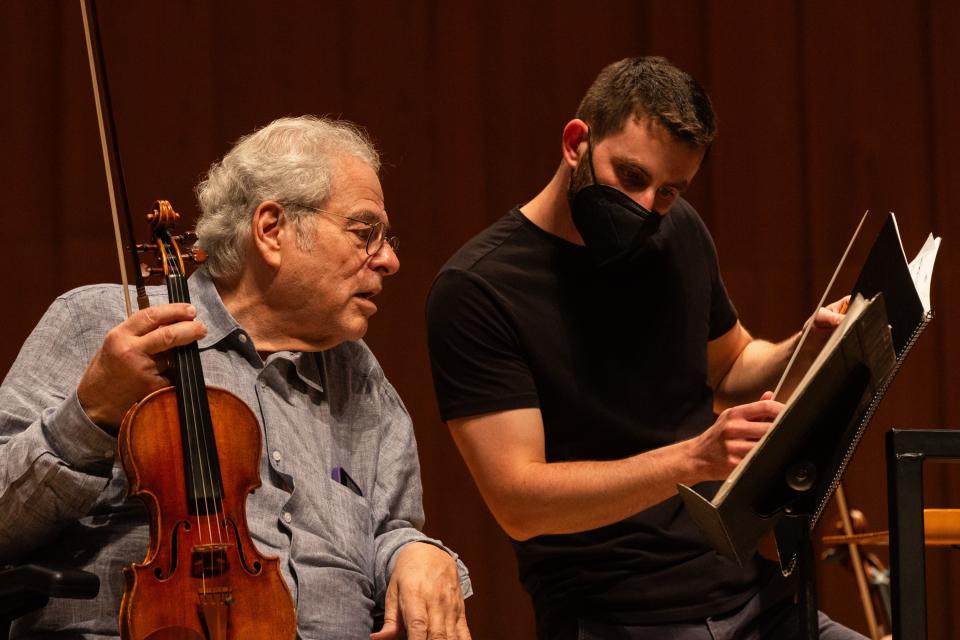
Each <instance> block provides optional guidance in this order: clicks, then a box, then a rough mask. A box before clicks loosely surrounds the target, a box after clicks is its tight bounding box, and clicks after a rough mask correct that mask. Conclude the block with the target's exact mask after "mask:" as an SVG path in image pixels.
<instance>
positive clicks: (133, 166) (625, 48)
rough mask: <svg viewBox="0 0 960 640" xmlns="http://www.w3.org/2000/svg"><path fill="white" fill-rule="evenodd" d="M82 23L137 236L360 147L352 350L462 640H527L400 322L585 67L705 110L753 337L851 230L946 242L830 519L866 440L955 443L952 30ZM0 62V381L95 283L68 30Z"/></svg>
mask: <svg viewBox="0 0 960 640" xmlns="http://www.w3.org/2000/svg"><path fill="white" fill-rule="evenodd" d="M886 5H890V6H886ZM100 13H101V21H102V25H103V31H104V47H105V51H106V57H107V64H108V66H109V74H110V82H111V86H112V89H113V93H114V106H115V109H116V112H117V124H118V127H119V137H120V142H121V145H122V147H123V154H124V163H125V168H126V174H127V180H128V187H129V192H130V201H131V204H132V207H133V209H134V210H135V211H142V210H145V209H146V208H147V207H149V205H150V203H151V202H152V201H153V199H155V198H157V197H166V198H169V199H171V200H173V202H174V203H175V204H176V205H177V207H178V209H179V210H180V211H181V212H182V213H184V214H186V215H187V217H188V218H191V219H192V218H193V215H194V212H195V203H194V199H193V196H192V192H191V189H192V186H193V185H194V184H195V183H196V181H197V179H198V177H199V176H200V175H201V173H202V172H203V171H204V170H205V168H206V167H207V165H208V164H209V162H210V161H211V160H213V159H215V158H216V157H219V156H220V155H221V154H222V153H223V152H224V151H225V150H226V149H227V148H228V145H229V144H230V143H231V142H232V141H233V140H235V139H236V138H237V137H238V136H240V135H242V134H244V133H246V132H248V131H250V130H251V129H253V128H254V127H256V126H258V125H262V124H264V123H266V122H267V121H269V120H271V119H272V118H274V117H277V116H281V115H298V114H302V113H321V114H335V115H341V116H343V117H345V118H348V119H351V120H355V121H357V122H359V123H362V124H363V125H365V126H366V127H368V128H369V130H370V132H371V133H372V135H373V137H374V138H375V139H376V141H377V143H378V146H379V147H380V149H381V150H382V151H383V156H384V159H385V169H384V172H383V182H384V187H385V191H386V195H387V207H388V210H389V211H390V213H391V218H392V221H393V223H394V226H395V228H396V230H397V231H398V233H399V235H400V236H402V238H403V246H402V254H401V257H402V262H403V268H402V270H401V272H400V273H399V275H397V276H396V277H395V278H393V279H392V280H391V281H390V282H389V283H388V288H387V289H386V291H385V292H384V294H383V296H382V299H381V304H380V307H381V312H380V313H379V314H378V315H377V317H376V318H375V320H374V322H373V325H372V328H371V330H370V333H369V335H368V341H369V343H370V344H371V345H372V346H373V348H374V351H375V352H376V353H377V354H378V356H379V357H380V359H381V362H382V364H383V366H384V368H385V369H386V371H387V374H388V375H389V376H390V378H391V379H392V381H393V382H394V384H395V385H396V387H397V388H398V389H399V390H400V392H401V394H402V396H403V398H404V399H405V401H406V403H407V406H408V408H409V409H410V412H411V414H412V415H413V418H414V421H415V423H416V425H417V436H418V440H419V443H420V449H421V460H422V465H423V478H424V485H425V493H426V497H425V500H426V509H427V514H428V522H427V530H428V531H429V532H430V533H431V534H434V535H436V536H439V537H441V538H443V539H444V540H445V541H446V542H447V543H449V544H450V545H451V546H453V547H456V548H457V549H459V550H460V552H461V554H462V556H463V558H464V559H465V560H466V562H467V563H468V564H469V565H470V567H471V569H472V575H473V581H474V586H475V589H476V595H475V596H474V598H472V599H471V601H470V603H469V615H470V619H471V622H472V628H473V631H474V636H475V637H476V638H478V639H486V638H504V639H508V640H512V639H519V640H523V639H528V638H532V634H533V631H532V615H531V613H530V606H529V603H528V600H527V598H526V596H525V595H524V593H523V592H522V591H521V589H520V588H519V586H518V584H517V581H516V577H515V576H516V567H515V563H514V560H513V557H512V554H511V551H510V548H509V544H508V542H507V539H506V537H505V535H504V534H503V533H501V532H500V531H499V529H498V528H497V526H496V524H495V523H494V522H493V520H492V519H491V518H490V516H489V515H488V514H487V512H486V510H485V508H484V506H483V504H482V502H481V500H480V499H479V496H478V495H477V493H476V491H475V490H474V488H473V486H472V484H471V481H470V479H469V477H468V476H467V474H466V473H465V471H464V469H463V466H462V464H461V462H460V459H459V456H458V454H457V452H456V451H455V449H454V447H453V445H452V444H451V442H450V439H449V436H448V435H447V433H446V429H445V427H444V425H443V424H442V423H441V422H440V420H439V418H438V416H437V412H436V407H435V404H434V401H433V395H432V388H431V384H430V372H429V367H428V361H427V354H426V347H425V338H424V326H423V319H422V318H423V304H424V299H425V296H426V293H427V290H428V287H429V285H430V281H431V278H432V277H433V274H434V273H435V272H436V271H437V269H438V268H439V267H440V266H441V265H442V264H443V262H444V261H445V260H446V258H447V257H448V256H449V255H450V254H451V253H452V252H453V251H454V250H455V249H456V248H457V247H458V246H459V245H460V244H462V243H463V242H464V241H465V240H466V239H467V238H469V237H470V236H471V235H473V234H474V233H476V232H477V231H479V230H480V229H481V228H483V227H484V226H485V225H487V224H488V223H490V222H492V221H493V220H495V219H496V218H497V217H499V216H500V215H501V214H502V213H503V212H504V211H506V209H507V208H509V207H510V206H512V205H514V204H516V203H518V202H522V201H523V200H525V199H527V198H529V197H530V196H531V195H533V194H534V193H535V192H536V191H537V190H538V189H539V188H540V187H541V186H542V184H543V183H545V181H546V180H547V179H548V178H549V177H550V176H551V175H552V173H553V171H554V169H555V167H556V165H557V163H558V161H559V145H560V131H561V128H562V126H563V124H564V123H565V121H566V120H567V119H568V118H569V117H570V116H571V114H572V112H573V110H574V109H575V107H576V105H577V102H578V100H579V98H580V96H581V94H582V93H583V91H584V90H585V88H586V87H587V85H588V84H589V82H590V81H591V80H592V78H593V77H594V76H595V75H596V73H597V71H598V70H599V69H600V68H601V67H602V66H603V65H605V64H606V63H609V62H611V61H613V60H616V59H619V58H622V57H624V56H628V55H638V54H649V53H656V54H661V55H665V56H667V57H668V58H670V59H672V60H673V61H674V62H676V63H677V64H679V65H680V66H682V67H684V68H685V69H687V70H689V71H690V72H691V73H692V74H693V75H695V76H696V77H698V78H699V79H700V80H701V81H702V82H703V83H704V84H705V85H706V87H707V89H708V90H709V91H710V93H711V94H712V96H713V99H714V102H715V106H716V109H717V111H718V113H719V117H720V128H721V135H720V138H719V141H718V142H717V144H716V146H715V148H714V150H713V152H712V154H711V157H710V159H709V162H708V164H707V165H706V166H705V167H704V169H703V170H702V172H701V175H700V176H699V177H698V179H697V182H696V184H695V186H694V188H693V189H692V190H691V192H690V194H689V199H690V200H691V201H692V202H693V203H694V205H695V206H697V207H698V209H699V210H700V212H701V214H702V215H703V217H704V219H705V220H706V222H707V224H708V226H709V227H710V229H711V230H712V232H713V234H714V237H715V239H716V242H717V246H718V248H719V252H720V258H721V266H722V270H723V275H724V277H725V279H726V282H727V285H728V288H729V290H730V292H731V295H732V296H733V298H734V300H735V301H736V303H737V305H738V308H739V310H740V312H741V315H742V317H743V320H744V323H745V324H746V325H747V326H748V327H749V328H750V329H751V330H752V331H753V332H754V333H756V334H759V335H762V336H767V337H771V338H782V337H785V336H786V335H788V334H789V333H790V332H792V331H793V330H795V329H797V328H799V326H800V324H801V322H802V320H803V318H804V317H805V316H806V315H807V314H808V313H809V312H810V311H811V310H812V307H813V305H814V304H815V302H816V300H817V299H818V298H819V295H820V293H821V291H822V289H823V287H824V286H825V284H826V282H827V280H828V279H829V276H830V273H831V271H832V269H833V266H834V264H835V263H836V261H837V259H838V258H839V256H840V255H841V253H842V251H843V248H844V246H845V243H846V241H847V239H848V238H849V236H850V234H851V232H852V230H853V228H854V226H855V224H856V221H857V220H858V219H859V217H860V215H861V214H862V212H863V211H864V210H865V209H868V208H869V209H871V210H874V211H877V212H883V211H886V210H894V211H896V212H897V213H898V214H899V216H900V217H899V220H900V227H901V231H902V234H903V238H904V244H905V246H906V249H907V252H908V253H909V254H910V255H911V256H912V254H913V253H914V252H915V251H916V250H917V249H918V248H919V246H920V243H921V241H922V239H923V237H924V236H925V235H926V234H927V233H928V232H930V231H933V232H935V233H936V234H938V235H942V236H943V237H944V246H943V248H942V250H941V255H940V258H939V259H938V263H937V269H936V277H935V282H934V288H933V300H934V307H935V309H936V312H937V317H936V319H935V320H934V323H933V324H932V325H931V326H930V327H929V329H928V330H927V332H926V333H925V334H924V336H923V338H922V340H921V341H920V344H919V345H918V347H917V348H916V350H915V352H914V353H913V355H912V356H911V358H910V360H909V362H908V364H907V365H906V367H905V368H904V370H903V371H902V372H901V374H900V377H899V378H898V379H897V381H896V384H895V385H894V388H893V389H892V391H891V392H890V393H889V394H888V396H887V398H886V399H885V401H884V403H883V405H882V409H881V411H880V412H879V414H878V415H877V416H876V418H875V420H874V422H873V425H872V427H871V429H870V431H869V433H868V434H867V436H866V438H865V440H864V442H863V444H862V445H861V447H860V449H859V450H858V453H857V455H856V457H855V459H854V461H853V463H852V465H851V467H850V471H849V473H848V475H847V490H848V496H849V499H850V501H851V502H852V503H853V504H854V505H855V506H858V507H860V508H862V509H863V510H864V511H866V512H867V515H868V517H869V518H870V519H871V520H872V523H873V524H874V525H877V526H885V524H886V507H885V504H886V501H885V491H886V479H885V474H884V471H883V469H884V467H883V463H882V450H883V447H882V439H883V437H882V436H883V432H884V431H886V430H887V429H889V428H890V427H893V426H899V427H949V426H953V427H960V394H957V393H956V392H955V391H954V390H953V389H952V386H951V380H954V381H955V380H956V378H953V375H955V373H956V372H955V369H956V365H957V360H958V356H960V338H958V337H957V335H958V334H957V332H956V329H957V323H956V318H957V314H958V311H960V309H958V305H960V282H958V281H957V280H953V277H954V274H955V273H956V272H957V269H958V267H960V258H958V253H957V247H958V246H960V221H958V218H957V216H956V215H955V214H956V212H957V211H958V209H960V196H958V190H957V189H956V186H957V183H958V182H960V180H958V178H960V160H958V157H957V153H956V151H957V149H958V147H960V127H958V125H957V117H958V116H957V114H960V95H958V86H960V74H958V72H957V61H958V60H960V38H958V37H957V34H958V33H960V5H958V4H956V3H952V2H946V1H943V2H937V1H935V0H915V1H912V2H897V3H892V2H891V3H877V2H875V1H867V0H861V1H857V2H843V3H836V2H830V1H817V2H770V1H769V0H764V1H760V0H757V1H755V2H721V1H719V0H717V1H715V2H698V1H693V0H684V1H671V2H666V1H664V2H652V1H651V2H641V1H638V0H634V1H630V2H627V1H624V2H609V1H602V0H595V1H593V2H569V1H561V2H549V3H548V2H543V3H524V2H517V1H516V0H484V1H482V2H481V1H475V0H471V1H465V2H454V1H450V2H444V1H441V0H432V1H428V0H408V1H403V2H371V1H367V2H355V3H351V2H315V1H306V0H304V1H300V2H266V1H262V2H254V1H252V0H244V1H229V2H228V1H226V0H223V1H221V2H199V1H196V2H187V1H185V0H178V1H170V0H166V1H161V0H151V1H146V0H144V1H141V2H127V1H122V0H109V1H108V0H102V2H101V9H100ZM0 60H2V62H0V65H2V66H0V79H2V82H3V89H4V90H3V96H2V100H0V142H2V150H0V163H2V164H0V181H2V182H0V187H2V188H0V194H2V203H3V213H2V214H0V216H2V218H0V219H2V221H3V231H2V238H3V240H4V241H3V245H2V246H3V256H4V260H3V263H4V265H5V267H4V268H3V269H2V270H0V292H2V294H3V297H4V299H5V300H7V302H6V303H5V305H4V313H3V320H2V324H0V326H2V329H3V334H2V335H3V338H2V340H0V373H2V372H5V371H6V370H7V368H8V367H9V365H10V363H11V362H12V360H13V358H14V357H15V356H16V353H17V350H18V348H19V345H20V343H21V342H22V341H23V339H24V338H25V337H26V335H27V333H28V332H29V331H30V328H31V327H32V326H33V324H34V323H35V322H36V321H37V319H38V318H39V317H40V315H41V314H42V313H43V310H44V309H45V307H46V305H47V304H48V303H49V301H50V300H51V299H52V298H53V297H54V296H55V295H56V294H57V293H58V292H60V291H63V290H65V289H69V288H71V287H75V286H78V285H82V284H86V283H92V282H101V281H117V279H118V276H117V269H116V267H115V257H114V255H115V254H114V250H113V248H112V239H111V237H110V236H111V233H112V231H111V225H110V222H109V220H108V214H107V199H106V188H105V186H104V180H103V177H102V168H101V160H100V155H99V154H100V151H99V144H98V140H97V132H96V125H95V121H94V109H93V100H92V94H91V89H90V86H89V80H88V74H87V67H86V54H85V52H84V49H83V41H82V31H81V26H80V12H79V8H78V6H77V4H76V3H75V2H73V1H69V2H68V1H67V0H63V1H55V0H39V1H28V0H3V1H2V2H0ZM847 286H849V283H847ZM612 303H613V304H611V306H610V308H609V309H605V310H598V313H602V312H605V313H615V312H616V304H615V301H612ZM958 481H960V474H958V472H957V470H956V469H954V470H952V471H951V468H950V467H947V466H939V467H937V466H934V467H931V468H930V469H929V471H928V482H927V503H928V505H931V506H951V505H952V506H957V503H958V502H960V500H958V498H957V497H956V494H958V493H960V492H957V491H956V488H957V487H958V486H960V485H958ZM951 501H952V502H951ZM834 519H835V517H834V516H833V515H832V510H831V514H828V516H827V517H826V518H825V520H826V521H828V522H827V524H828V525H829V526H832V522H833V520H834ZM958 556H960V552H956V553H955V555H953V556H951V555H950V554H949V552H944V551H941V552H935V553H934V552H931V553H929V555H928V593H929V595H930V600H929V605H930V623H931V635H930V637H931V638H937V639H946V638H953V637H956V636H957V634H958V632H960V613H958V612H957V605H958V604H960V582H958V581H957V580H951V578H950V576H951V575H952V574H954V573H957V572H958V570H960V561H958V560H957V557H958ZM820 580H821V584H820V587H821V596H822V605H823V607H824V608H825V609H826V610H827V611H828V612H829V613H830V614H831V615H833V616H835V617H836V618H838V619H839V620H841V621H843V622H845V623H847V624H850V625H852V626H855V627H858V628H860V629H863V628H864V623H863V621H862V616H861V614H860V613H859V612H858V610H857V600H856V595H855V592H854V582H853V579H852V577H851V576H850V575H849V574H847V573H846V572H845V571H844V570H842V569H839V568H834V567H826V566H825V567H823V568H822V569H821V571H820Z"/></svg>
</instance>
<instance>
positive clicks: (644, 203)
mask: <svg viewBox="0 0 960 640" xmlns="http://www.w3.org/2000/svg"><path fill="white" fill-rule="evenodd" d="M636 200H637V204H639V205H640V206H641V207H643V208H644V209H646V210H647V211H653V205H654V203H655V202H656V200H657V190H656V189H654V188H653V187H651V188H649V189H644V190H643V191H641V192H640V193H639V194H637V198H636Z"/></svg>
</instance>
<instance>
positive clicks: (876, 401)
mask: <svg viewBox="0 0 960 640" xmlns="http://www.w3.org/2000/svg"><path fill="white" fill-rule="evenodd" d="M932 319H933V311H927V312H926V313H925V314H924V316H923V321H922V322H921V323H920V325H919V326H917V328H916V329H915V330H914V332H913V333H912V334H911V335H910V339H909V340H908V341H907V344H905V345H904V347H903V353H902V354H901V355H900V357H898V358H897V362H896V364H895V365H894V366H893V369H892V370H891V371H890V375H888V376H887V378H886V379H885V380H884V381H883V382H882V383H880V385H879V388H878V391H877V393H875V394H874V395H873V400H871V401H870V405H869V406H868V407H867V410H866V412H865V413H864V414H863V419H862V420H861V421H860V426H859V427H858V428H857V433H856V435H855V436H854V438H853V440H852V441H851V442H850V446H849V447H847V451H846V453H845V454H844V456H843V461H842V462H841V463H840V466H839V467H837V471H836V473H835V474H834V475H833V479H832V480H831V481H830V486H829V488H828V489H827V491H826V493H824V494H823V498H822V499H821V500H820V504H819V506H818V507H817V509H816V511H815V512H814V514H813V516H812V517H811V518H810V530H811V531H813V529H814V527H816V526H817V522H818V521H819V520H820V516H821V515H823V511H824V509H826V508H827V503H829V502H830V498H831V497H832V496H833V493H834V491H836V490H837V486H838V485H839V484H840V478H841V476H843V472H844V471H846V469H847V464H848V463H849V462H850V459H851V458H852V457H853V453H854V451H855V450H856V448H857V445H858V444H860V439H861V438H862V437H863V432H864V431H866V430H867V426H868V425H869V424H870V420H872V419H873V414H874V413H876V411H877V408H878V407H879V406H880V402H881V401H882V400H883V397H884V396H885V395H886V394H887V389H888V388H889V387H890V385H891V383H893V379H894V378H895V377H897V373H898V372H899V371H900V367H902V366H903V363H904V361H905V360H906V359H907V355H908V354H909V353H910V350H911V349H913V345H914V344H916V342H917V340H918V339H919V337H920V334H921V333H922V332H923V330H924V329H925V328H926V327H927V325H928V324H930V320H932ZM796 567H797V556H796V554H794V556H793V557H792V558H791V559H790V565H789V567H787V568H786V569H783V570H782V571H781V573H783V575H784V576H789V575H791V574H792V573H793V571H794V570H795V569H796Z"/></svg>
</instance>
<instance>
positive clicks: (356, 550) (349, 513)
mask: <svg viewBox="0 0 960 640" xmlns="http://www.w3.org/2000/svg"><path fill="white" fill-rule="evenodd" d="M327 484H328V486H329V491H328V493H329V500H327V501H326V508H325V509H324V508H323V507H322V506H321V507H320V508H321V509H322V514H321V520H322V521H323V522H324V524H325V526H324V529H325V531H324V534H325V537H327V538H328V539H329V540H330V542H331V544H332V545H333V548H334V549H339V550H341V551H342V553H343V554H345V556H346V558H347V559H348V560H351V561H352V562H353V563H355V564H356V566H357V568H358V569H360V571H361V572H362V573H364V575H366V576H372V575H373V565H374V544H373V534H372V530H373V511H372V509H371V506H370V502H369V501H368V500H367V499H366V498H365V497H363V496H359V495H357V494H356V493H354V492H353V491H351V490H350V489H349V488H348V487H345V486H343V485H342V484H340V483H339V482H337V481H335V480H333V479H332V478H331V479H328V480H327Z"/></svg>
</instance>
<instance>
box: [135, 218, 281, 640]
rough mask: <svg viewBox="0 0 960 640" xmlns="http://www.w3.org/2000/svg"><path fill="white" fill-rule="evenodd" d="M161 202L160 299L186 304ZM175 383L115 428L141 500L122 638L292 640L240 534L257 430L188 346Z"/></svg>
mask: <svg viewBox="0 0 960 640" xmlns="http://www.w3.org/2000/svg"><path fill="white" fill-rule="evenodd" d="M178 217H179V216H178V215H177V214H176V212H175V211H174V210H173V208H172V207H171V206H170V204H169V203H168V202H166V201H159V202H157V203H156V204H155V205H154V210H153V212H152V213H151V214H150V215H149V216H148V219H149V221H150V224H151V226H152V227H153V242H154V246H155V248H156V251H157V253H158V254H159V256H160V260H161V262H162V264H163V271H164V279H165V282H166V286H167V293H168V296H169V300H170V302H182V303H189V302H190V294H189V291H188V289H187V282H186V276H185V275H184V268H183V264H184V263H183V257H182V255H181V251H180V247H179V243H178V241H177V238H175V237H173V236H172V235H171V234H170V230H171V228H172V226H173V224H174V223H175V221H176V219H177V218H178ZM173 356H174V360H175V364H174V366H173V370H172V377H173V379H174V384H173V385H172V386H170V387H167V388H164V389H160V390H158V391H155V392H153V393H151V394H150V395H148V396H147V397H146V398H144V399H143V400H141V401H140V402H139V403H137V404H136V405H134V406H133V407H132V408H131V409H130V410H129V411H128V412H127V414H126V416H125V417H124V419H123V422H122V423H121V425H120V435H119V452H120V458H121V460H122V463H123V468H124V470H125V471H126V473H127V477H128V478H129V480H130V495H132V496H137V497H139V498H140V499H141V500H143V502H144V504H146V506H147V511H148V512H149V518H150V546H149V548H148V551H147V556H146V558H145V560H144V561H143V562H142V563H140V564H134V565H132V566H131V567H127V568H125V569H124V576H125V578H126V590H125V591H124V594H123V600H122V602H121V605H120V633H121V637H122V638H124V639H130V640H132V639H137V640H139V639H141V638H143V639H149V640H173V639H174V638H178V639H183V640H187V639H190V640H227V639H233V638H294V637H295V636H296V627H297V625H296V613H295V610H294V607H293V600H292V598H291V596H290V592H289V590H288V589H287V586H286V583H284V581H283V577H282V576H281V575H280V570H279V566H278V565H279V561H278V560H277V559H276V558H272V557H271V558H267V557H264V556H262V555H261V554H260V553H259V552H258V551H257V549H256V547H255V546H254V545H253V542H252V540H251V539H250V532H249V529H248V528H247V521H246V512H245V503H246V498H247V494H249V493H252V492H253V491H254V490H255V489H256V488H257V487H259V486H260V473H259V469H260V454H261V443H260V427H259V424H258V423H257V419H256V417H255V416H254V415H253V412H252V411H251V410H250V408H249V407H248V406H247V405H246V403H244V402H243V401H242V400H241V399H240V398H238V397H236V396H235V395H233V394H231V393H230V392H228V391H225V390H222V389H217V388H209V389H208V388H207V387H206V386H205V385H204V378H203V369H202V367H201V364H200V350H199V347H198V346H197V343H196V342H193V343H191V344H188V345H186V346H183V347H176V348H175V349H174V350H173Z"/></svg>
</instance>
